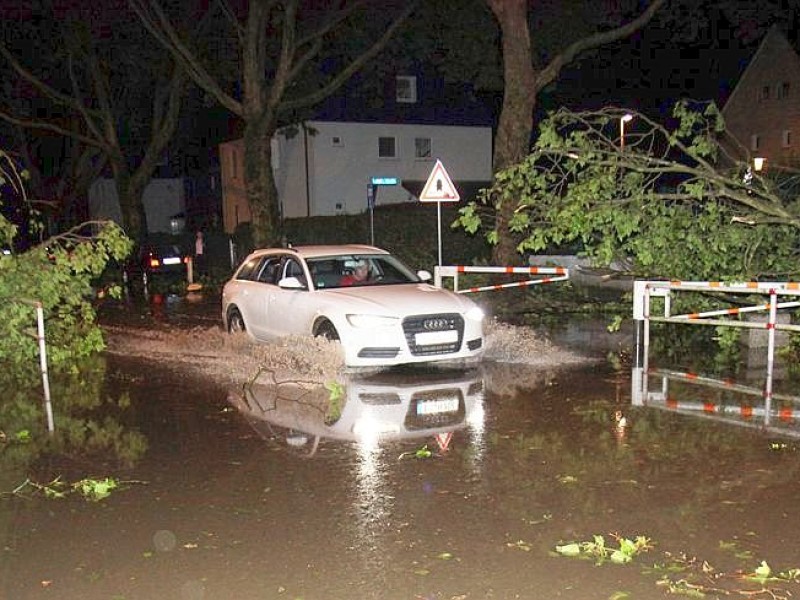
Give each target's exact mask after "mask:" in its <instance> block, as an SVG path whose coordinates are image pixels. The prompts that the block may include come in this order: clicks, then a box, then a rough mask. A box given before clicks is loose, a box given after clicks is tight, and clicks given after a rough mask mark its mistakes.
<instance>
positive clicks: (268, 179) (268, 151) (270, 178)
mask: <svg viewBox="0 0 800 600" xmlns="http://www.w3.org/2000/svg"><path fill="white" fill-rule="evenodd" d="M274 133H275V131H274V127H271V126H267V127H264V126H259V124H258V119H251V120H249V121H247V124H246V125H245V130H244V178H245V186H246V189H247V201H248V203H249V205H250V214H251V223H252V228H253V243H254V244H255V245H256V247H270V246H278V245H280V242H281V222H280V214H279V208H278V207H279V201H278V189H277V187H276V185H275V176H274V174H273V172H272V145H271V141H272V136H273V135H274Z"/></svg>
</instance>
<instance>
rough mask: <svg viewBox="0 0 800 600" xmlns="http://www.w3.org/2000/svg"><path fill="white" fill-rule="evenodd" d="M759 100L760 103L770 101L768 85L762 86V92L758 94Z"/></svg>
mask: <svg viewBox="0 0 800 600" xmlns="http://www.w3.org/2000/svg"><path fill="white" fill-rule="evenodd" d="M758 99H759V101H763V100H769V86H768V85H762V86H761V91H760V92H759V93H758Z"/></svg>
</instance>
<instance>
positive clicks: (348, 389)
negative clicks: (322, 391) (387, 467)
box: [231, 369, 483, 451]
mask: <svg viewBox="0 0 800 600" xmlns="http://www.w3.org/2000/svg"><path fill="white" fill-rule="evenodd" d="M326 394H327V392H326ZM482 400H483V378H482V375H481V373H480V371H479V370H477V369H471V370H467V371H457V370H456V371H436V372H425V371H423V372H416V371H415V372H414V373H413V375H411V374H409V373H403V372H399V373H386V372H382V373H378V374H373V375H370V376H367V377H359V378H356V377H352V378H350V379H348V381H347V382H346V385H345V394H344V397H343V398H342V399H341V400H340V401H339V402H340V403H341V404H338V405H337V401H335V400H333V401H331V400H329V399H327V398H321V397H318V398H317V401H310V398H309V397H308V396H303V394H302V392H298V390H296V389H295V390H286V391H285V393H282V392H281V389H280V386H278V388H276V387H275V386H265V385H254V386H251V387H250V388H249V389H248V391H247V393H246V394H245V395H244V396H241V395H239V396H235V397H232V398H231V401H232V403H233V404H235V405H236V407H237V408H238V409H239V410H240V412H242V414H244V415H245V416H246V417H247V418H248V420H249V421H250V424H251V425H252V426H253V427H254V428H255V429H256V431H257V432H259V434H260V435H262V436H263V437H265V438H275V437H276V436H279V435H280V436H285V437H286V441H287V443H289V444H290V445H295V446H299V445H304V444H305V443H306V442H307V441H308V440H309V439H310V438H314V449H316V445H317V444H318V443H319V441H320V439H324V438H328V439H333V440H341V441H353V442H359V443H361V442H365V441H370V442H375V441H378V442H380V441H398V440H406V439H416V438H426V437H429V436H434V435H437V434H443V433H447V432H451V431H455V430H458V429H462V428H464V427H466V426H467V424H468V423H469V422H470V417H471V416H473V415H474V414H477V413H479V411H480V409H481V408H482ZM312 451H313V449H312Z"/></svg>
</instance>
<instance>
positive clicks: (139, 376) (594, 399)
mask: <svg viewBox="0 0 800 600" xmlns="http://www.w3.org/2000/svg"><path fill="white" fill-rule="evenodd" d="M570 336H572V337H573V338H574V337H575V332H574V330H572V331H571V332H570ZM595 337H597V336H595ZM599 337H602V336H599ZM593 339H594V338H593ZM578 343H579V345H582V346H583V348H584V350H586V351H588V352H596V353H599V354H600V355H601V356H605V355H606V353H607V352H608V344H605V343H603V341H602V340H601V341H600V342H599V344H598V345H597V346H596V345H595V344H594V343H593V342H592V343H587V341H586V340H583V341H579V342H578ZM622 355H624V352H623V353H622ZM671 367H673V368H672V370H670V374H671V375H672V376H673V377H674V378H677V381H672V382H671V383H670V385H671V387H670V388H669V393H668V394H664V396H663V397H662V396H658V393H660V392H662V391H663V390H664V389H665V388H664V385H663V380H662V378H663V377H665V375H664V374H662V373H654V374H653V375H652V376H651V377H649V380H651V384H650V386H649V387H648V389H649V391H650V392H652V393H653V394H654V395H653V396H652V397H648V398H646V400H647V402H645V403H644V404H646V405H636V404H642V398H641V397H639V398H638V400H637V398H633V397H632V393H631V368H630V365H629V364H627V362H626V360H625V359H624V356H623V358H621V359H620V355H619V354H618V355H616V359H614V358H613V357H612V359H611V360H603V361H601V362H599V363H597V364H592V365H589V366H582V367H578V368H571V369H559V368H552V369H538V370H534V369H531V368H530V367H526V366H524V365H483V366H482V367H479V368H475V369H468V370H452V371H438V370H421V369H413V370H400V371H396V372H389V373H378V374H372V375H364V376H360V377H356V376H354V377H353V378H351V379H349V380H348V381H347V382H345V385H344V386H343V387H342V388H341V389H332V390H325V391H324V393H322V392H321V391H320V390H319V389H307V388H304V387H303V386H298V385H293V384H291V383H286V384H283V385H280V386H278V387H277V388H276V387H275V386H262V385H259V384H258V383H256V384H254V385H251V386H247V387H245V388H242V389H227V388H225V387H224V386H220V385H215V384H214V383H213V382H209V381H208V380H207V379H201V378H199V377H196V376H192V375H187V374H185V373H180V372H177V371H176V370H175V369H174V368H171V367H169V366H167V365H161V364H157V363H155V362H152V361H148V360H146V359H132V358H124V357H119V356H108V357H106V358H105V362H104V366H103V369H102V378H101V382H100V383H98V384H97V385H98V387H99V390H98V391H99V393H100V395H101V396H106V397H109V398H112V399H119V398H124V399H125V400H124V402H121V401H118V402H117V404H116V406H117V413H116V422H117V423H118V424H119V428H120V430H121V431H126V432H135V433H136V434H137V435H141V436H142V438H143V439H145V440H146V450H144V449H143V448H142V447H141V445H140V446H139V449H140V450H141V453H140V454H141V456H139V457H138V458H137V459H136V460H128V463H129V464H128V465H127V466H125V465H123V464H120V463H116V462H114V460H112V457H111V456H106V457H104V459H103V460H98V461H93V462H89V461H88V460H85V459H81V458H80V457H79V456H76V455H75V454H73V455H71V456H69V457H68V460H65V459H63V457H62V458H60V459H50V460H43V461H40V462H39V463H37V465H36V469H37V471H34V475H36V474H37V473H39V474H40V475H39V476H40V477H42V479H40V480H39V481H40V482H44V481H49V478H51V477H53V476H54V475H56V474H61V475H63V476H64V477H65V478H70V477H72V478H73V479H74V478H80V477H86V476H88V475H91V476H94V477H104V476H106V475H112V476H114V477H117V478H118V479H120V480H124V481H126V482H128V483H125V484H124V485H123V486H122V488H121V489H117V490H114V491H113V493H112V494H111V495H109V496H108V497H107V498H105V499H103V500H101V501H98V502H90V501H86V500H84V499H83V498H81V497H80V496H78V495H76V494H72V495H69V496H68V497H66V498H64V499H60V500H56V499H50V498H47V497H45V496H44V495H43V494H41V493H38V492H37V493H34V492H35V490H33V489H32V488H30V486H29V487H28V488H26V489H25V490H23V492H24V493H22V492H21V493H18V494H15V495H10V494H6V495H5V496H4V497H3V498H0V536H2V546H0V547H1V548H2V556H0V581H2V586H0V597H2V598H4V599H8V600H29V599H30V600H33V599H39V598H59V599H82V600H83V599H86V600H94V599H97V600H101V599H102V600H151V599H152V600H161V599H178V600H212V599H213V600H217V599H236V600H250V599H253V600H268V599H292V600H296V599H303V600H322V599H325V600H329V599H334V600H336V599H362V598H363V599H382V600H383V599H385V600H395V599H396V600H416V599H424V600H456V599H457V600H463V599H469V600H474V599H514V598H521V599H540V598H578V599H584V598H600V599H607V598H615V599H620V598H663V597H665V596H668V595H670V592H672V593H674V594H685V595H691V594H694V595H695V596H697V595H699V594H701V593H703V594H705V597H711V598H713V597H745V596H746V597H750V598H786V597H788V596H789V595H790V594H791V595H794V596H796V595H797V594H798V593H800V583H798V580H797V577H798V571H793V569H798V568H800V535H798V534H800V525H798V523H800V503H799V502H798V501H797V498H798V497H800V477H798V471H799V467H800V460H798V452H797V449H798V443H799V442H796V441H795V440H796V436H797V435H798V434H799V433H800V428H796V427H797V426H796V424H795V421H794V415H793V413H792V412H791V410H789V409H787V406H788V407H791V406H794V405H793V404H792V402H793V400H792V397H791V394H790V392H791V390H786V389H783V388H781V390H780V392H779V394H777V395H780V398H778V397H777V395H776V398H775V402H776V406H775V407H771V408H770V409H769V410H767V409H766V407H764V406H763V404H760V403H759V402H763V399H760V400H759V399H756V401H753V400H752V398H753V395H752V394H750V393H749V392H748V391H745V390H741V389H739V388H736V387H734V386H732V385H731V383H730V382H729V381H727V380H726V381H723V382H722V383H721V384H720V385H715V384H709V385H706V386H703V385H702V384H703V383H708V382H706V381H705V380H703V379H702V378H700V377H697V376H693V375H692V376H689V377H681V373H682V372H681V371H680V369H679V368H678V367H680V365H671ZM673 371H674V372H673ZM675 372H677V375H676V374H675ZM709 379H711V378H709ZM747 385H750V386H755V387H756V388H757V387H758V384H757V383H755V384H754V383H753V382H747ZM736 394H741V395H742V397H743V398H745V399H744V400H741V402H745V403H747V405H748V406H753V407H754V408H753V410H752V411H750V412H747V413H744V414H742V413H741V411H740V414H739V415H738V416H737V415H736V414H733V413H734V412H735V411H732V410H722V409H719V407H721V406H726V407H730V406H735V405H737V403H738V402H740V400H738V399H736V398H734V396H735V395H736ZM634 395H635V394H634ZM784 395H785V397H784ZM54 396H57V394H56V393H54ZM709 407H711V408H709ZM714 407H716V409H715V408H714ZM773 408H774V411H773V410H772V409H773ZM798 408H800V407H798ZM87 410H88V409H87ZM787 410H789V412H787ZM781 411H783V412H781ZM770 415H773V417H772V421H771V422H770V423H769V427H768V428H767V427H766V425H767V424H766V423H765V422H764V421H765V420H767V419H768V418H769V417H770ZM57 426H58V423H57ZM5 443H6V449H5V452H9V451H10V448H11V444H10V443H8V442H5ZM3 450H4V449H3V447H2V446H0V451H3ZM109 454H113V452H109ZM130 456H131V455H128V458H129V459H130ZM5 485H8V482H5ZM3 491H6V490H3ZM595 536H603V540H602V542H603V543H604V544H605V546H609V547H612V548H618V547H619V543H618V539H625V538H627V539H630V540H636V538H637V536H644V537H645V538H647V540H648V542H647V544H646V546H645V547H643V548H641V549H640V551H639V552H638V553H636V552H634V553H633V554H635V555H634V556H633V557H632V560H631V561H630V562H628V563H627V564H616V563H615V562H614V561H612V560H609V557H610V553H608V554H607V555H606V558H605V559H603V558H602V557H601V556H599V554H602V553H601V552H600V550H601V544H600V541H601V540H599V539H597V538H596V537H595ZM642 541H643V540H642ZM570 543H578V544H579V545H578V546H568V544H570ZM559 546H568V548H572V549H577V550H578V551H579V553H580V556H579V557H569V556H564V555H562V554H560V553H559V552H557V551H556V549H557V547H559ZM592 552H594V554H592ZM581 557H583V559H582V558H581ZM762 561H766V565H768V567H769V568H770V569H771V575H772V577H771V578H766V577H764V578H762V579H761V580H749V579H747V578H746V577H745V574H747V573H754V572H755V570H756V569H757V568H758V567H759V566H761V567H762V570H761V571H760V572H761V573H762V574H763V573H764V571H763V568H764V567H763V565H762Z"/></svg>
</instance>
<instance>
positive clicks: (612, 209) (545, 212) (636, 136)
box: [459, 101, 800, 280]
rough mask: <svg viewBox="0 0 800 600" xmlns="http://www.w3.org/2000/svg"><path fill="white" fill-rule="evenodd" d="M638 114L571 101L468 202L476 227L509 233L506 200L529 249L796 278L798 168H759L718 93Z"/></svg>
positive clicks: (682, 273)
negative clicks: (628, 123)
mask: <svg viewBox="0 0 800 600" xmlns="http://www.w3.org/2000/svg"><path fill="white" fill-rule="evenodd" d="M626 113H627V111H624V110H622V109H617V108H607V109H603V110H599V111H592V112H572V111H569V110H566V109H562V110H560V111H558V112H556V113H554V114H552V115H551V116H550V117H548V118H547V119H546V120H545V121H543V122H542V123H541V125H540V127H539V136H538V139H537V141H536V143H535V144H534V146H533V151H532V152H531V153H530V155H529V156H528V157H527V158H526V159H525V160H524V161H522V162H521V163H519V164H517V165H514V166H512V167H510V168H508V169H505V170H503V171H501V172H499V173H498V174H497V176H496V180H495V184H494V186H493V187H492V188H491V189H490V190H487V191H486V192H485V194H484V196H483V204H481V203H473V204H471V205H469V206H468V207H466V208H465V209H464V210H463V211H462V215H461V217H460V220H459V223H460V224H461V225H462V226H464V227H466V228H467V229H468V230H469V231H473V232H474V231H476V230H477V229H478V228H479V227H481V226H483V227H485V228H487V229H488V236H489V238H490V240H491V241H494V242H497V239H498V232H497V229H496V227H495V225H494V222H493V221H492V219H493V216H492V215H493V211H491V210H487V205H488V206H492V205H494V206H498V205H499V206H505V207H506V208H508V209H509V210H510V214H512V215H513V216H512V218H511V219H510V221H509V227H510V229H511V230H512V231H514V232H516V233H517V234H519V235H520V236H522V241H521V242H520V243H519V245H518V248H517V249H518V250H519V251H520V252H542V251H546V250H547V249H549V248H554V247H565V246H571V247H573V248H575V247H577V248H579V249H580V251H581V252H583V253H585V254H586V255H588V256H589V257H591V258H592V259H594V260H595V261H596V262H597V263H598V264H602V265H608V264H610V263H612V262H613V261H618V262H619V261H621V262H622V263H623V264H624V263H627V264H628V267H629V271H630V272H632V273H635V274H637V275H640V276H658V277H673V278H678V279H701V280H702V279H724V278H750V277H755V278H774V277H779V278H785V277H788V276H791V275H792V274H796V273H797V272H798V268H797V251H796V249H795V248H796V241H797V238H798V233H800V196H798V191H800V188H798V183H800V182H799V181H798V179H797V177H796V176H795V174H793V173H789V172H780V173H775V172H773V173H769V174H767V173H759V172H756V171H754V170H753V168H752V167H751V166H750V165H749V164H748V162H747V161H746V160H742V159H741V158H740V157H742V156H745V157H746V156H747V152H746V151H745V150H744V149H743V148H741V147H739V146H738V144H737V143H736V141H735V140H734V139H733V138H732V137H731V136H729V135H727V134H726V131H725V126H724V123H723V121H722V117H721V115H720V113H719V111H718V110H717V108H716V106H715V105H714V104H713V103H708V104H695V103H691V102H689V101H682V102H679V103H678V104H677V105H676V106H675V109H674V112H673V119H672V120H671V121H670V122H669V123H668V124H666V125H665V124H661V123H659V122H656V121H654V120H652V119H650V118H649V117H647V116H645V115H643V114H636V113H634V114H633V119H634V121H632V123H633V122H635V124H636V127H635V128H633V127H631V128H630V129H629V131H628V132H627V133H626V134H625V140H624V144H623V143H621V142H622V141H623V140H622V139H621V138H620V133H621V129H622V128H621V127H620V119H621V118H622V117H623V116H624V115H625V114H626Z"/></svg>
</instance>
